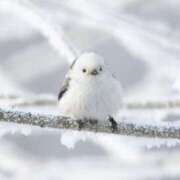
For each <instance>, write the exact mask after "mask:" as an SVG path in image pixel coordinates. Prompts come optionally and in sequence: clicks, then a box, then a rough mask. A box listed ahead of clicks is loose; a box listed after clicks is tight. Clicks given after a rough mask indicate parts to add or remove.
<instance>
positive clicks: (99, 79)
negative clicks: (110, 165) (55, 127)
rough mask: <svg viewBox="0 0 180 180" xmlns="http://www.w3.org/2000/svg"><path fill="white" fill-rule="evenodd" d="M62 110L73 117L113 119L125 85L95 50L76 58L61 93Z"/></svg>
mask: <svg viewBox="0 0 180 180" xmlns="http://www.w3.org/2000/svg"><path fill="white" fill-rule="evenodd" d="M58 100H59V101H58V102H59V108H60V113H61V114H62V115H64V116H68V117H71V118H74V119H84V118H86V119H98V120H105V119H107V117H108V118H109V120H110V121H111V122H112V123H113V122H115V121H114V116H115V115H116V113H117V112H118V110H119V109H120V107H121V105H122V88H121V84H120V82H119V81H117V80H116V79H115V77H114V76H113V75H112V74H111V73H110V72H109V71H108V68H107V66H106V65H105V63H104V59H103V58H102V57H101V56H99V55H97V54H95V53H92V52H89V53H84V54H82V55H81V56H80V57H79V58H78V59H76V60H75V61H74V62H73V64H72V65H71V67H70V70H69V72H68V73H67V75H66V77H65V80H64V83H63V85H62V88H61V90H60V92H59V96H58Z"/></svg>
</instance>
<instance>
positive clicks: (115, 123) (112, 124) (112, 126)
mask: <svg viewBox="0 0 180 180" xmlns="http://www.w3.org/2000/svg"><path fill="white" fill-rule="evenodd" d="M107 120H108V121H109V122H110V123H111V129H112V132H116V131H117V130H118V128H117V122H116V121H115V120H114V118H113V117H112V116H108V117H107Z"/></svg>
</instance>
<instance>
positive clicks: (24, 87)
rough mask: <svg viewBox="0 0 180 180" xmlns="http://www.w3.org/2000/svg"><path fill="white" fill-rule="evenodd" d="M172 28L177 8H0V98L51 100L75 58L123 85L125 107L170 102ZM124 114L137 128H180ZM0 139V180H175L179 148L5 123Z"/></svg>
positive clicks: (179, 30)
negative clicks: (95, 59) (102, 68)
mask: <svg viewBox="0 0 180 180" xmlns="http://www.w3.org/2000/svg"><path fill="white" fill-rule="evenodd" d="M179 19H180V1H179V0H113V1H110V0H109V1H108V0H106V1H105V0H91V1H87V0H0V94H21V93H23V94H24V93H25V94H28V93H29V94H32V93H33V94H53V95H55V96H57V94H58V91H59V88H60V84H61V82H62V80H63V78H64V75H65V73H66V72H67V70H68V66H69V64H70V63H71V62H72V60H73V59H74V57H75V56H77V55H79V54H80V53H82V52H85V51H95V52H97V53H99V54H100V55H102V56H103V57H104V58H105V60H106V63H107V64H108V65H109V67H110V69H111V71H112V72H113V73H114V74H115V75H116V77H117V78H118V79H119V80H120V81H121V82H122V85H123V88H124V99H125V100H130V101H134V100H136V101H146V100H167V99H178V98H179V93H180V21H179ZM6 108H7V107H6ZM8 108H14V109H19V108H18V107H8ZM20 110H24V111H32V112H41V113H46V114H57V113H58V110H57V108H56V107H54V108H52V107H38V108H37V107H29V108H21V109H20ZM123 113H124V114H125V115H127V116H129V117H130V118H131V119H134V121H137V123H150V124H156V125H162V124H163V123H166V125H168V124H173V125H174V126H176V123H177V125H178V124H179V120H180V113H179V112H178V110H171V111H169V110H144V111H131V112H130V113H129V112H128V111H124V112H123ZM0 136H1V138H0V179H1V180H11V179H12V180H24V179H27V180H32V179H33V180H60V179H62V180H69V179H70V180H71V179H79V180H81V179H87V180H88V179H103V180H105V179H118V180H119V179H178V178H180V145H179V140H166V139H161V140H160V139H151V138H137V137H126V136H116V135H106V134H94V133H83V132H73V131H64V130H63V131H59V130H58V131H57V130H53V129H46V130H44V129H43V130H42V129H40V128H35V127H29V126H21V125H14V124H7V123H1V124H0Z"/></svg>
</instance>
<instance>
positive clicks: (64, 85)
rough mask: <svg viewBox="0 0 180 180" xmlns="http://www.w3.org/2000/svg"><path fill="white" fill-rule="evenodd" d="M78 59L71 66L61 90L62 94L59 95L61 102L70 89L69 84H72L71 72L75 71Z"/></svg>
mask: <svg viewBox="0 0 180 180" xmlns="http://www.w3.org/2000/svg"><path fill="white" fill-rule="evenodd" d="M76 61H77V59H75V60H74V61H73V62H72V64H71V65H70V68H69V72H68V73H67V75H66V77H65V79H64V82H63V83H62V86H61V89H60V92H59V94H58V100H59V101H60V99H61V98H62V97H63V95H64V94H65V93H66V91H67V90H68V89H69V84H70V81H71V78H70V75H69V74H70V71H71V70H72V69H73V67H74V64H75V63H76Z"/></svg>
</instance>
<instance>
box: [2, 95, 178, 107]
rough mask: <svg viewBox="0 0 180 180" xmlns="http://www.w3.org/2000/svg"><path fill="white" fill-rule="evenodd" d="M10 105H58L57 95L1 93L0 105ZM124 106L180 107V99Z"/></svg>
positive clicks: (134, 103)
mask: <svg viewBox="0 0 180 180" xmlns="http://www.w3.org/2000/svg"><path fill="white" fill-rule="evenodd" d="M1 104H2V105H8V106H9V105H10V106H18V107H22V106H23V107H24V106H57V97H55V96H53V95H24V96H20V95H0V105H1ZM123 107H125V108H126V109H129V110H130V109H132V110H136V109H137V110H141V109H173V108H180V100H178V99H176V100H158V101H146V102H141V101H139V102H138V101H136V102H135V101H132V102H124V103H123Z"/></svg>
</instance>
